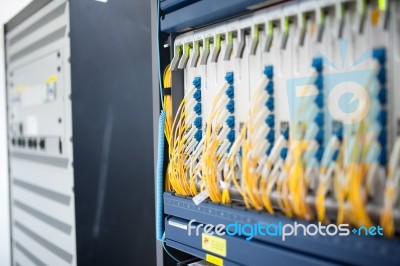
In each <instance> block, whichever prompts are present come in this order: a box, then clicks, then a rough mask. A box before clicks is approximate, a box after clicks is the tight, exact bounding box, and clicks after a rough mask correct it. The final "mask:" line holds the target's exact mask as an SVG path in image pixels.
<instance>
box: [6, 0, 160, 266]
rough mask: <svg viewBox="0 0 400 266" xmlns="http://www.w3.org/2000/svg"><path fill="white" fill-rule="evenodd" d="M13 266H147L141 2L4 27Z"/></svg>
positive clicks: (145, 48) (60, 7)
mask: <svg viewBox="0 0 400 266" xmlns="http://www.w3.org/2000/svg"><path fill="white" fill-rule="evenodd" d="M5 33H6V38H5V47H6V77H7V86H6V88H7V108H8V136H9V155H10V161H9V168H10V169H9V170H10V192H11V193H10V194H11V206H10V211H11V224H12V239H11V241H12V261H13V265H21V266H27V265H56V266H58V265H154V264H155V252H156V248H155V235H154V226H155V225H154V179H153V163H154V159H153V138H152V134H153V131H152V127H153V115H152V93H151V90H152V89H151V87H152V79H151V64H150V62H151V34H150V1H147V0H135V1H129V0H109V1H95V0H87V1H81V0H70V1H66V0H54V1H49V0H35V1H33V2H32V3H31V4H30V5H29V6H27V7H26V8H25V9H24V10H22V11H21V12H20V13H19V14H18V15H16V16H15V17H14V18H13V19H11V20H10V21H9V22H8V23H7V24H6V25H5Z"/></svg>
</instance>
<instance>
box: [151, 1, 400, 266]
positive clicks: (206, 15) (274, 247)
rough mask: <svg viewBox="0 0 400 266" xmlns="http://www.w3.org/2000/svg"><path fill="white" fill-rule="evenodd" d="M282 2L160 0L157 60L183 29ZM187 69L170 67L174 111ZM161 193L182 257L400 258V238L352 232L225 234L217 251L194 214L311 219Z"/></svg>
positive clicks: (209, 220)
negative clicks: (193, 228)
mask: <svg viewBox="0 0 400 266" xmlns="http://www.w3.org/2000/svg"><path fill="white" fill-rule="evenodd" d="M283 2H286V1H257V0H255V1H245V0H243V1H241V0H238V1H220V2H218V1H211V0H210V1H208V0H203V1H201V0H199V1H196V0H194V1H190V0H186V1H185V0H184V1H173V0H170V1H168V0H166V1H161V2H160V9H159V14H158V15H159V16H158V19H159V23H160V24H159V25H160V26H159V29H158V28H155V27H154V28H153V30H156V31H157V30H159V32H157V34H160V36H161V37H160V42H159V43H158V45H159V46H158V47H157V49H159V51H160V53H161V57H160V59H159V61H158V62H155V63H158V65H159V68H160V69H161V70H162V69H164V67H165V66H166V65H167V64H168V63H169V62H171V61H173V59H174V54H176V53H175V51H174V48H173V47H174V40H175V38H176V36H178V35H180V34H184V33H185V32H187V31H191V30H197V29H201V28H202V27H207V26H210V25H212V24H214V23H218V22H221V21H224V20H227V19H231V18H235V17H238V16H241V15H246V14H249V13H251V12H252V11H254V10H258V9H260V8H265V7H267V8H268V7H270V6H274V5H276V4H280V3H283ZM287 2H290V1H287ZM289 4H290V3H289ZM154 9H156V11H154ZM156 12H157V7H156V6H153V14H154V13H156ZM167 48H169V49H167ZM183 72H184V70H182V69H179V68H178V69H174V71H172V72H171V75H172V84H173V89H172V92H171V93H172V101H173V114H174V115H175V114H176V113H177V110H178V108H179V105H180V102H181V100H182V99H183V97H184V81H183V76H184V74H183ZM158 89H159V88H158V87H157V86H155V87H153V90H154V93H155V94H158V93H159V92H158ZM158 108H159V106H156V108H155V109H156V110H159V109H158ZM395 108H397V107H395ZM156 143H157V141H156ZM158 196H159V197H162V198H163V212H164V230H165V239H164V240H163V241H164V242H165V243H166V245H167V247H171V248H173V249H172V250H173V251H174V250H175V251H176V253H174V252H173V251H170V252H172V254H174V255H176V256H177V257H178V258H179V256H182V253H180V252H183V253H186V254H191V255H193V256H194V257H197V258H199V259H202V260H206V261H208V262H210V263H212V264H215V265H266V264H272V265H281V264H282V265H291V264H296V265H297V264H298V265H377V264H388V265H397V264H398V263H399V262H400V257H399V256H397V255H396V254H398V251H399V250H400V243H399V241H398V239H384V238H383V239H382V238H379V239H374V238H359V237H352V236H350V237H349V238H346V239H344V238H340V237H334V238H331V239H326V238H325V239H324V238H318V237H316V238H310V237H304V238H303V237H301V236H300V237H298V238H296V239H291V240H289V241H286V242H282V241H280V240H277V239H274V238H267V239H266V238H265V237H264V238H263V237H260V238H258V239H256V240H254V241H253V240H252V241H246V240H244V238H238V237H230V236H224V237H222V239H223V240H222V245H223V246H224V248H223V252H222V253H218V250H215V249H213V250H210V249H207V248H206V247H205V246H204V243H203V242H204V239H202V237H201V236H194V235H192V236H189V235H188V233H187V230H188V228H189V226H190V224H189V221H190V220H192V219H195V220H196V224H212V225H217V224H229V223H235V222H239V223H257V222H260V221H261V222H262V223H264V224H273V223H278V222H286V223H292V224H293V223H294V222H299V223H302V224H307V223H306V222H304V221H301V220H293V219H288V218H286V217H284V216H282V215H279V214H278V215H275V216H272V215H269V214H267V213H265V212H258V211H253V210H248V209H246V208H244V207H243V205H240V204H239V206H236V205H235V204H233V206H225V205H222V204H215V203H212V202H210V201H207V200H206V201H205V202H203V203H201V204H199V205H197V204H195V203H194V202H193V200H192V198H191V197H184V196H179V195H177V194H175V193H174V192H172V193H171V192H164V193H163V195H161V194H160V195H158ZM396 213H397V212H396ZM395 215H398V213H397V214H395ZM165 257H168V256H167V255H166V254H165V253H164V263H165V264H166V265H170V263H171V262H170V261H168V262H166V260H165ZM181 258H182V257H181ZM184 263H185V262H184ZM185 265H186V264H185ZM193 265H195V264H193Z"/></svg>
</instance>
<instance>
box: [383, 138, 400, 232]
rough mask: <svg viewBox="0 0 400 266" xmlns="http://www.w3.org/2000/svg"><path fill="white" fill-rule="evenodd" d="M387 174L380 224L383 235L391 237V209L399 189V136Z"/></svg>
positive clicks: (392, 226) (392, 229)
mask: <svg viewBox="0 0 400 266" xmlns="http://www.w3.org/2000/svg"><path fill="white" fill-rule="evenodd" d="M387 172H388V176H387V179H386V186H385V191H384V201H383V210H382V214H381V218H380V224H381V226H382V228H384V231H385V235H387V236H393V235H394V233H395V225H394V219H393V209H394V208H395V205H396V202H397V201H398V198H399V188H400V135H398V136H397V139H396V141H395V144H394V147H393V150H392V154H391V156H390V160H389V165H388V171H387Z"/></svg>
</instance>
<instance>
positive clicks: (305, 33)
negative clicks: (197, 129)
mask: <svg viewBox="0 0 400 266" xmlns="http://www.w3.org/2000/svg"><path fill="white" fill-rule="evenodd" d="M378 4H379V3H377V4H376V5H375V4H374V3H370V4H367V3H365V2H364V1H340V2H335V1H332V2H331V1H326V2H324V3H319V2H317V1H302V2H299V3H296V4H293V3H284V4H281V5H277V6H274V7H270V8H268V9H266V10H261V11H256V12H254V13H252V14H250V15H246V16H243V17H239V18H237V19H233V20H230V21H227V22H222V23H220V24H217V25H215V26H214V25H213V26H209V27H206V28H202V29H199V30H194V31H192V32H188V33H185V34H183V35H179V36H177V38H176V39H175V43H174V47H175V48H174V51H175V55H174V58H173V60H172V65H174V64H175V65H176V68H178V69H183V71H184V79H185V82H184V84H186V85H185V88H189V87H190V86H188V84H190V82H191V80H193V78H194V77H196V78H199V79H201V80H202V81H204V82H202V84H204V86H202V88H201V89H200V91H201V94H202V97H201V101H199V104H200V102H201V106H202V117H203V118H202V119H203V120H202V121H203V123H202V126H203V128H202V129H203V132H206V131H207V129H208V130H211V131H213V130H214V131H217V132H218V130H221V129H219V128H217V129H215V128H213V127H212V126H214V124H215V122H210V123H209V124H211V125H212V126H210V127H208V126H207V122H205V121H206V120H207V117H211V116H212V114H213V113H212V110H214V109H213V108H215V109H221V107H222V106H221V105H216V104H215V102H213V99H215V98H214V97H216V96H218V92H219V91H220V90H219V89H217V88H218V87H220V86H223V83H224V81H223V76H224V73H226V72H227V71H229V72H232V73H233V75H234V84H235V98H236V101H235V113H234V114H233V113H232V119H236V120H237V122H236V123H235V126H234V131H232V134H231V136H233V133H235V135H236V136H240V135H242V136H243V138H239V139H240V141H242V144H237V145H234V144H233V147H234V148H236V149H234V150H235V151H236V152H240V153H242V152H243V146H242V147H239V146H241V145H244V144H243V143H245V142H246V141H247V142H248V144H247V145H250V146H251V145H253V146H254V145H258V147H259V149H254V148H251V149H250V150H246V154H247V153H249V155H248V156H249V158H256V157H257V160H255V161H253V163H254V164H255V165H256V167H251V168H254V169H253V170H251V171H252V172H254V171H256V172H258V173H259V174H258V175H255V176H253V177H252V178H251V179H253V180H247V181H246V178H245V177H244V176H242V175H243V173H244V172H243V173H239V172H238V174H237V175H236V178H237V179H238V182H239V184H240V186H242V187H243V186H244V187H246V186H247V185H248V183H249V182H250V183H254V184H257V185H258V182H259V181H258V178H259V177H258V176H261V172H262V171H263V167H264V165H265V161H267V157H268V155H269V154H270V153H271V151H272V150H273V147H274V145H273V144H274V141H275V139H278V138H279V135H280V133H281V132H282V131H283V130H281V129H280V125H281V124H282V123H285V124H289V129H290V132H291V133H290V137H289V138H290V140H291V141H290V142H291V143H294V142H296V141H303V140H305V141H308V142H309V143H308V144H306V146H304V145H305V144H301V143H300V144H295V145H294V146H296V147H292V148H289V149H288V148H286V146H281V147H280V150H277V151H276V154H280V153H281V150H282V149H283V148H284V149H287V150H285V151H284V152H282V153H283V154H286V153H289V154H290V155H291V153H292V152H296V150H297V153H298V156H295V157H293V156H289V157H288V158H286V156H284V157H285V159H286V160H289V161H290V162H292V163H294V165H300V164H301V165H302V166H301V169H297V170H296V169H291V170H290V171H289V172H287V174H286V175H284V174H283V173H282V175H281V177H282V178H283V179H284V181H283V183H282V184H281V183H280V182H278V184H280V185H284V186H290V185H289V184H291V183H294V182H298V181H299V180H302V181H301V183H302V184H303V185H302V186H303V188H301V189H300V190H299V188H298V187H296V188H295V187H292V188H291V189H289V191H290V192H289V193H290V194H291V195H292V196H293V197H295V195H297V197H300V198H297V199H294V198H293V200H295V201H297V202H303V201H304V199H305V197H306V194H305V193H306V191H308V190H309V189H311V190H312V191H316V190H317V187H318V183H319V182H318V180H319V176H320V173H321V171H322V170H321V171H320V170H317V169H318V168H320V166H322V167H323V168H324V169H325V168H326V167H329V165H331V164H332V163H334V162H331V161H332V158H334V161H335V160H337V159H338V157H339V153H340V152H341V151H340V152H339V151H338V150H337V146H338V145H342V140H343V139H344V140H343V146H348V149H349V150H348V152H347V153H346V154H344V155H341V156H344V157H345V160H346V161H347V162H348V161H349V160H353V159H354V158H350V157H352V156H351V155H350V154H351V153H352V152H351V150H352V149H353V150H354V145H353V148H351V147H352V143H354V141H355V139H356V138H358V137H357V134H358V135H359V134H360V130H364V131H365V130H367V131H368V130H369V131H376V130H375V129H376V128H378V127H380V128H381V129H380V131H379V132H371V133H370V135H376V136H375V137H376V138H377V141H378V142H379V143H378V144H379V145H380V147H381V148H379V149H381V150H382V151H381V152H378V153H380V156H378V157H379V158H378V157H377V156H375V157H376V158H375V157H374V155H375V154H377V152H375V150H374V147H375V146H377V145H378V144H377V145H375V144H374V147H372V148H371V149H370V150H369V156H367V155H365V156H367V157H365V160H370V161H371V160H372V161H376V160H380V162H381V165H385V160H386V159H385V158H387V156H388V152H387V151H386V148H385V147H386V145H387V144H388V143H391V141H392V140H391V139H390V136H391V135H392V134H393V133H392V132H393V130H392V125H393V124H394V122H393V121H394V120H393V117H390V115H387V111H385V110H386V109H387V108H386V99H387V94H391V93H394V89H393V88H391V89H389V90H388V89H387V88H386V87H387V86H386V83H387V80H389V81H388V82H392V81H391V78H386V73H387V71H386V66H384V65H382V64H384V63H386V61H385V62H381V67H380V69H379V70H374V69H375V68H376V67H377V66H376V64H375V63H374V60H375V59H376V57H377V56H379V53H386V52H383V51H386V49H388V51H390V52H392V51H393V47H392V46H391V44H390V42H389V40H388V36H389V35H390V30H391V29H392V28H393V27H392V28H390V27H389V26H388V25H389V22H390V21H386V20H387V19H388V17H387V16H386V15H387V13H388V12H389V11H388V10H383V8H382V7H381V6H378ZM390 4H391V5H395V4H393V3H392V2H390ZM380 5H381V4H380ZM386 8H387V7H386ZM394 17H395V16H394ZM383 20H385V21H383ZM392 20H394V19H393V18H392ZM382 21H383V22H382ZM382 23H383V24H384V25H382ZM374 34H377V35H379V36H380V37H381V38H379V41H378V40H374V39H375V38H373V37H372V36H375V35H374ZM381 47H382V48H381ZM180 51H183V52H180ZM360 51H362V52H361V53H360ZM378 61H379V59H378ZM390 61H392V60H390ZM174 62H175V63H174ZM188 62H190V64H188ZM390 64H392V63H390ZM345 65H350V67H351V71H357V70H359V71H366V72H368V71H369V70H370V69H372V70H371V73H360V74H359V73H357V72H353V74H354V77H353V80H352V82H358V83H359V84H362V85H363V86H364V87H365V88H366V89H367V93H368V95H370V96H371V97H370V99H367V100H365V101H367V102H368V103H365V102H361V103H360V105H365V104H370V105H371V109H369V114H368V117H369V116H373V115H372V112H374V110H377V108H378V109H379V108H383V109H382V110H381V111H379V112H378V114H379V121H380V122H379V123H381V125H380V126H376V125H375V124H376V123H375V122H374V121H372V122H371V123H370V124H371V125H370V126H368V128H363V129H360V126H359V123H358V121H355V119H359V118H349V115H347V114H346V112H347V111H346V110H345V111H342V110H339V111H338V109H340V108H342V107H343V106H338V104H339V105H340V104H341V102H340V101H342V103H343V102H344V101H346V96H345V97H344V98H340V99H339V98H338V97H339V96H340V95H339V96H335V95H334V94H335V93H336V94H337V93H339V94H340V93H342V91H343V88H341V86H342V85H343V84H338V83H340V81H342V82H343V81H344V80H345V79H346V78H349V76H351V75H352V74H351V73H350V72H349V71H343V70H344V68H343V66H345ZM266 66H270V67H271V68H272V69H273V73H274V74H273V80H271V81H270V83H269V84H268V86H269V89H270V90H271V92H270V97H269V98H268V99H264V98H263V97H262V96H260V95H257V94H256V92H257V88H258V87H260V86H266V85H265V84H263V85H257V84H260V83H261V84H262V82H263V68H264V67H266ZM342 69H343V70H342ZM172 70H174V68H172ZM376 71H378V72H377V79H378V82H380V87H381V89H380V91H379V92H377V93H378V94H376V92H375V89H374V86H375V85H376V84H375V82H374V81H371V75H374V74H373V73H375V72H376ZM341 74H342V75H343V77H341V76H340V75H341ZM354 79H355V80H354ZM260 80H261V82H260ZM338 80H339V81H338ZM350 80H351V78H350ZM391 84H392V83H391ZM268 86H267V88H266V89H268ZM344 86H345V85H344ZM376 86H377V85H376ZM272 87H273V89H272ZM188 90H189V89H185V91H186V93H188ZM375 94H376V95H375ZM254 95H256V96H255V97H254ZM374 95H375V96H374ZM258 96H259V97H258ZM257 97H258V98H257ZM335 97H336V98H335ZM347 97H349V95H347ZM368 97H369V96H368ZM375 99H376V100H375ZM263 100H265V105H266V107H267V110H264V111H263V112H262V111H260V112H259V113H255V112H254V110H255V109H256V108H258V107H257V106H258V105H260V102H262V101H263ZM335 101H336V102H338V104H337V103H336V106H332V105H333V104H332V102H335ZM347 101H348V102H351V101H352V99H351V98H349V99H347ZM378 103H379V104H380V105H381V107H379V106H377V104H378ZM343 104H345V103H343ZM349 108H351V107H349ZM338 113H339V114H338ZM263 114H268V115H266V117H265V125H262V126H258V122H259V120H260V119H261V117H262V115H263ZM340 114H342V115H340ZM257 115H258V116H257ZM388 116H389V118H387V117H388ZM368 117H367V118H366V119H369V118H368ZM349 119H353V120H351V121H350V120H349ZM361 119H362V118H361ZM361 119H360V120H361ZM370 120H373V119H370ZM386 120H387V121H388V122H387V123H388V125H389V127H388V128H387V124H386ZM217 122H218V123H220V121H217ZM218 123H217V124H218ZM252 123H255V124H256V125H257V130H254V125H252ZM357 123H358V124H357ZM382 123H385V124H382ZM189 124H191V123H189ZM349 124H350V125H349ZM354 124H356V125H354ZM240 125H242V126H243V125H245V127H247V129H246V132H244V133H243V132H241V131H242V130H241V129H240V128H239V127H240ZM334 125H336V127H339V128H340V130H339V129H335V128H334V127H335V126H334ZM263 126H265V127H266V128H263ZM338 130H339V131H340V132H341V133H340V138H338V134H339V133H338ZM389 131H390V132H391V133H388V132H389ZM262 132H264V133H265V138H266V140H267V142H269V144H265V143H264V144H262V143H263V141H255V140H256V139H259V138H260V135H261V134H262ZM357 132H358V133H357ZM223 133H225V132H223ZM210 134H211V133H210ZM388 136H389V137H388ZM371 137H373V136H370V137H369V138H367V139H366V140H365V141H367V142H368V141H370V139H371ZM375 137H374V138H375ZM230 139H232V138H230ZM338 140H340V141H338ZM251 142H254V143H256V144H251ZM332 142H333V144H332ZM221 143H223V140H219V144H215V145H222V146H220V147H224V146H223V144H221ZM338 143H340V144H338ZM201 144H202V145H203V143H201ZM328 144H329V145H330V146H329V149H325V147H326V145H328ZM268 145H269V146H268ZM332 145H333V146H332ZM379 145H378V146H379ZM266 146H268V148H265V147H266ZM203 147H204V151H207V154H210V153H209V150H208V148H207V147H208V146H206V145H204V146H203ZM217 147H218V146H217ZM261 147H264V148H265V153H266V155H267V156H266V157H263V156H262V155H260V149H261ZM200 148H201V145H199V146H198V147H197V151H198V153H197V155H198V156H199V157H196V159H198V160H199V162H198V163H199V164H200V161H201V160H202V159H199V158H200V157H203V158H204V157H205V156H207V155H204V154H201V153H202V152H201V151H200ZM215 148H216V147H214V149H215ZM252 149H254V150H255V151H252ZM217 150H218V149H216V151H217ZM254 152H255V153H254ZM353 153H354V152H353ZM256 154H257V155H256ZM215 155H217V156H219V157H218V158H219V160H221V159H222V157H221V154H219V155H218V152H216V153H215ZM241 155H243V154H241ZM333 155H334V156H333ZM332 156H333V157H332ZM354 156H355V155H353V157H354ZM363 156H364V155H363ZM233 157H234V156H229V157H228V158H230V159H231V161H232V160H234V158H233ZM239 157H240V156H239ZM262 157H263V158H262ZM276 158H278V156H277V157H276ZM340 158H341V157H340ZM225 160H226V159H225ZM237 160H238V159H237V158H236V161H237ZM251 160H253V159H251ZM363 160H364V159H363ZM211 161H212V160H211ZM271 161H272V162H276V161H275V159H273V160H271ZM219 162H221V161H219ZM235 163H236V162H235ZM235 163H232V165H234V164H235ZM220 164H221V163H220ZM239 164H240V163H239ZM239 164H238V163H236V166H235V167H240V165H239ZM246 166H248V165H247V164H246ZM190 167H191V166H188V169H189V168H190ZM220 167H222V166H220ZM235 167H233V168H235ZM273 168H274V167H273V166H266V170H264V174H267V175H268V174H269V173H270V171H272V170H273ZM376 168H377V166H376V164H374V163H372V168H371V171H369V175H368V177H367V179H368V181H367V183H368V184H367V185H368V186H369V187H371V188H373V187H376V186H379V185H381V184H382V179H383V178H384V175H385V173H384V172H385V171H384V169H382V168H381V169H379V171H378V172H376V170H375V169H376ZM219 169H221V168H219ZM227 169H228V167H225V172H226V174H228V175H229V170H227ZM278 169H279V168H276V170H275V172H280V170H278ZM303 169H306V170H303ZM248 170H249V171H250V168H249V169H248ZM293 171H294V172H298V171H300V172H304V173H302V174H300V176H298V175H297V174H293V173H294V172H293ZM331 171H332V170H331ZM222 172H223V171H221V170H218V171H217V172H216V173H214V175H216V176H217V177H213V178H216V181H215V180H214V181H213V183H214V185H216V186H217V187H218V186H220V185H221V184H222V187H224V186H226V185H229V184H230V185H232V184H231V182H232V179H231V177H228V178H225V181H222V180H223V179H224V178H223V177H222V176H220V173H222ZM275 172H274V173H275ZM283 172H285V171H283ZM322 172H324V170H323V171H322ZM375 173H379V174H378V176H379V177H380V178H379V177H377V178H374V177H375ZM252 175H253V174H252ZM283 176H286V177H285V178H284V177H283ZM288 177H289V178H288ZM218 180H219V181H218ZM201 182H204V180H203V181H201ZM201 182H200V181H199V179H197V186H202V185H201V184H200V183H201ZM206 183H207V182H206ZM227 183H228V184H227ZM244 183H247V185H246V184H244ZM204 185H205V184H204V183H203V186H204ZM205 186H207V185H205ZM203 188H204V187H203ZM237 189H238V190H239V191H240V190H241V189H240V188H238V187H237ZM247 189H248V188H247ZM254 189H255V190H257V189H256V188H251V189H250V191H253V192H249V193H245V194H247V197H248V198H247V200H249V201H251V202H252V204H250V205H251V206H252V207H256V208H257V209H259V208H260V209H262V207H261V205H262V204H261V199H260V197H259V196H258V195H253V193H254ZM244 190H246V189H244ZM257 193H259V192H257ZM257 193H256V194H257ZM371 193H372V189H371ZM323 194H326V193H323ZM372 194H374V195H375V194H376V193H372ZM372 194H371V195H372ZM242 195H244V194H242ZM376 197H381V195H380V196H375V197H373V198H376ZM214 200H216V199H214ZM218 201H220V199H219V197H218ZM378 201H379V200H378ZM245 202H246V200H245ZM282 204H284V203H282ZM250 205H248V206H250ZM286 205H287V206H286V209H288V214H291V215H296V216H302V214H301V213H302V212H303V210H305V209H307V208H306V206H305V205H304V206H301V205H302V204H300V206H297V205H296V204H295V205H296V206H291V207H289V206H290V205H292V204H290V203H286ZM306 212H308V211H306ZM311 216H312V215H311V213H308V214H306V215H305V216H303V218H306V219H310V218H311Z"/></svg>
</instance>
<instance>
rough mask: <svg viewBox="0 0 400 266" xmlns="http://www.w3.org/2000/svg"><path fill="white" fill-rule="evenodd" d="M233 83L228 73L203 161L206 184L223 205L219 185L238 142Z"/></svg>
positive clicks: (215, 105)
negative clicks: (233, 148) (224, 163)
mask: <svg viewBox="0 0 400 266" xmlns="http://www.w3.org/2000/svg"><path fill="white" fill-rule="evenodd" d="M233 82H234V76H233V72H227V73H226V76H225V82H224V83H223V84H222V86H221V88H220V89H219V90H217V94H216V95H215V97H214V99H213V102H212V107H211V112H210V116H209V118H208V122H207V126H206V132H205V140H204V145H203V155H202V158H201V163H202V182H203V184H204V186H205V188H206V189H207V191H208V193H209V196H210V199H211V200H212V201H213V202H221V197H222V194H221V190H220V187H219V186H220V181H222V178H223V162H225V160H226V156H227V154H228V152H229V149H230V148H231V146H232V144H233V142H234V140H235V131H234V125H235V120H234V110H235V102H234V86H233ZM223 107H225V108H223ZM221 110H222V111H221Z"/></svg>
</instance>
